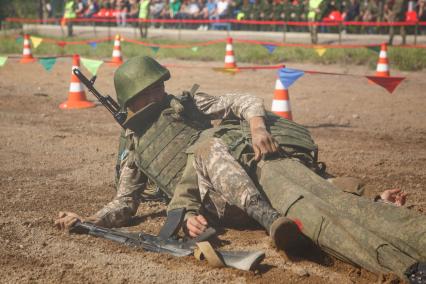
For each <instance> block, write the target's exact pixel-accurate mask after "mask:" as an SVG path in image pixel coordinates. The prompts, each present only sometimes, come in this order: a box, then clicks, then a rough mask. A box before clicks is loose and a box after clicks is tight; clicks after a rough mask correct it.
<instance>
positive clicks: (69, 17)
mask: <svg viewBox="0 0 426 284" xmlns="http://www.w3.org/2000/svg"><path fill="white" fill-rule="evenodd" d="M75 18H77V13H76V3H75V2H74V0H67V1H66V2H65V7H64V17H63V23H64V24H66V25H67V30H68V36H73V20H74V19H75Z"/></svg>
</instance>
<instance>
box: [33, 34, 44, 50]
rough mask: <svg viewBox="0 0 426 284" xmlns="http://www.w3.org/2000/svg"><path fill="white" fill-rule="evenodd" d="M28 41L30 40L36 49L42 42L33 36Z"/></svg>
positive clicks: (39, 38)
mask: <svg viewBox="0 0 426 284" xmlns="http://www.w3.org/2000/svg"><path fill="white" fill-rule="evenodd" d="M30 39H31V42H32V43H33V47H34V48H37V47H38V46H39V45H40V43H41V42H42V41H43V39H42V38H41V37H35V36H32V37H30Z"/></svg>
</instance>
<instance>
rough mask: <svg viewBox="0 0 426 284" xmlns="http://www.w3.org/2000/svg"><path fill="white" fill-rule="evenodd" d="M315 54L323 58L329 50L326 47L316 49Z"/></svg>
mask: <svg viewBox="0 0 426 284" xmlns="http://www.w3.org/2000/svg"><path fill="white" fill-rule="evenodd" d="M314 49H315V52H316V53H317V54H318V55H319V56H320V57H322V56H323V55H324V53H325V52H326V51H327V48H324V47H314Z"/></svg>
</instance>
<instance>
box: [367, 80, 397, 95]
mask: <svg viewBox="0 0 426 284" xmlns="http://www.w3.org/2000/svg"><path fill="white" fill-rule="evenodd" d="M365 77H367V79H369V80H370V81H371V82H373V83H375V84H377V85H379V86H381V87H383V88H385V89H386V90H387V91H388V92H389V93H391V94H392V93H393V91H394V90H395V89H396V87H398V85H399V84H400V83H401V82H402V81H403V80H404V79H405V77H377V76H365Z"/></svg>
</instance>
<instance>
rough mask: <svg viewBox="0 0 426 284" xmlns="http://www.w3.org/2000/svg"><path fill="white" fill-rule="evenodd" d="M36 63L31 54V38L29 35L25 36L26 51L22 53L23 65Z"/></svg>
mask: <svg viewBox="0 0 426 284" xmlns="http://www.w3.org/2000/svg"><path fill="white" fill-rule="evenodd" d="M34 61H36V60H35V58H34V57H33V54H32V53H31V43H30V36H29V35H28V34H25V35H24V49H23V51H22V58H21V61H20V62H21V63H30V62H34Z"/></svg>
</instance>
